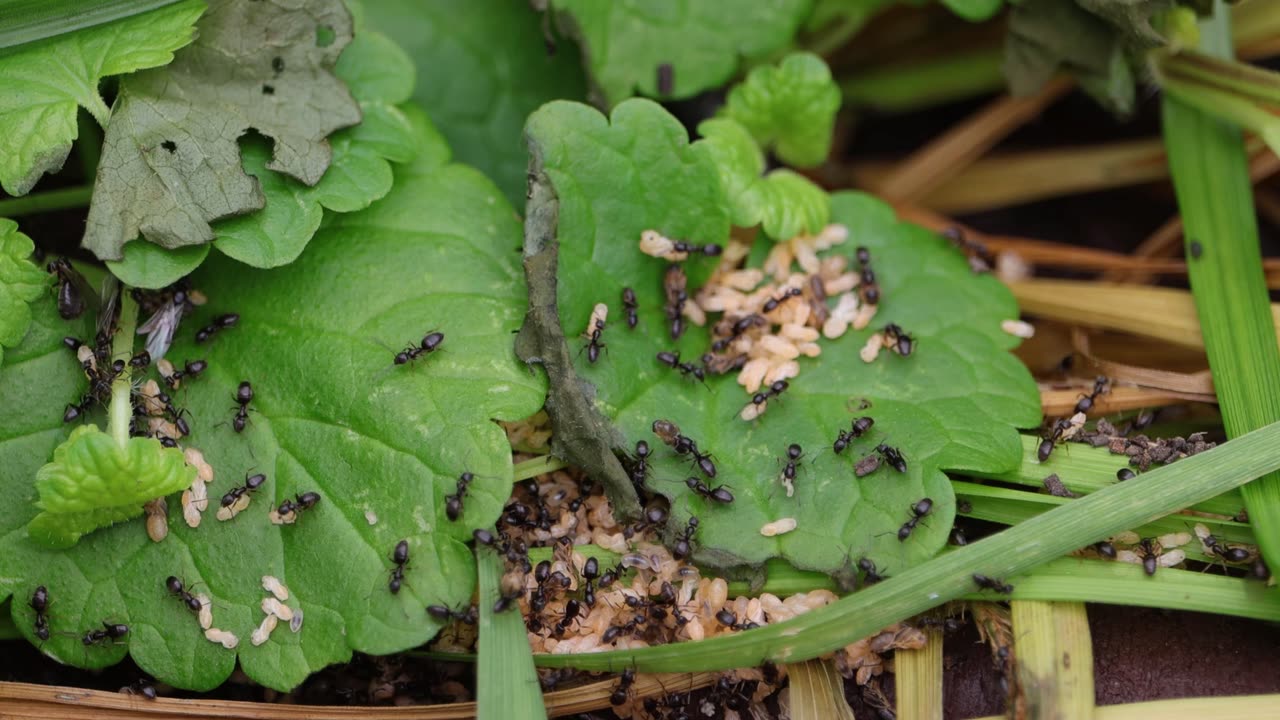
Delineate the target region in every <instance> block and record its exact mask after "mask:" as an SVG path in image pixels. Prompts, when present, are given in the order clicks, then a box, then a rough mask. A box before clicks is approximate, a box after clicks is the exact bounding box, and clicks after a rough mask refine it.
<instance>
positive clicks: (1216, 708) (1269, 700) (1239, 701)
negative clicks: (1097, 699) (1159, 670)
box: [974, 695, 1280, 720]
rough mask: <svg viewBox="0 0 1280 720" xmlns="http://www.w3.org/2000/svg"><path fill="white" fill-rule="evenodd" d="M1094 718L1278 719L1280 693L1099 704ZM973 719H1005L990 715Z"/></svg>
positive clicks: (1182, 719)
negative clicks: (1125, 703)
mask: <svg viewBox="0 0 1280 720" xmlns="http://www.w3.org/2000/svg"><path fill="white" fill-rule="evenodd" d="M1089 717H1091V718H1093V720H1151V719H1152V718H1159V719H1160V720H1204V719H1205V718H1213V720H1276V719H1277V718H1280V695H1240V696H1237V697H1206V698H1184V699H1181V700H1155V701H1153V702H1142V703H1130V704H1128V705H1099V706H1098V707H1095V708H1094V710H1093V715H1091V716H1089ZM974 720H1004V716H1003V715H992V716H990V717H984V718H974Z"/></svg>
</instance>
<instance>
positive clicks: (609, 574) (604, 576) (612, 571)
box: [596, 563, 627, 588]
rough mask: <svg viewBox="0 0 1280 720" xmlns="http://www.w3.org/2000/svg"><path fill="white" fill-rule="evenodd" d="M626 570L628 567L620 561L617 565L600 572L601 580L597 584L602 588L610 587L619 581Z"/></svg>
mask: <svg viewBox="0 0 1280 720" xmlns="http://www.w3.org/2000/svg"><path fill="white" fill-rule="evenodd" d="M626 571H627V567H626V566H625V565H623V564H622V563H618V564H617V565H615V566H613V567H611V568H609V569H608V570H605V571H604V572H602V573H600V582H598V583H596V585H597V586H598V587H602V588H606V587H609V586H610V585H612V584H614V583H615V582H617V580H618V578H620V577H622V574H623V573H624V572H626Z"/></svg>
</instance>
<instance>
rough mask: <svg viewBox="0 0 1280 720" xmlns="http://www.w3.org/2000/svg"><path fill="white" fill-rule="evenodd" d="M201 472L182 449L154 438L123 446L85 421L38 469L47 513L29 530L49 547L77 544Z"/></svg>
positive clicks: (43, 510)
mask: <svg viewBox="0 0 1280 720" xmlns="http://www.w3.org/2000/svg"><path fill="white" fill-rule="evenodd" d="M195 476H196V471H195V468H192V467H190V466H188V465H186V464H185V462H184V461H183V458H182V451H181V450H179V449H177V448H166V447H162V446H161V445H160V442H159V441H158V440H154V439H151V438H130V439H129V442H128V443H126V444H125V445H124V446H121V445H120V444H119V443H117V442H116V441H115V439H114V438H112V437H111V436H110V435H108V434H107V433H104V432H102V431H101V430H99V429H98V428H97V426H96V425H82V426H81V427H78V428H76V429H75V430H74V431H73V432H72V433H71V436H70V437H69V438H67V440H66V442H64V443H62V444H61V445H59V446H58V447H57V448H56V449H55V450H54V451H53V461H52V462H50V463H48V464H46V465H45V466H44V467H41V468H40V470H39V472H37V473H36V490H38V491H39V493H40V499H39V500H38V501H37V502H36V507H38V508H40V510H41V512H40V514H39V515H37V516H35V518H34V519H32V520H31V522H30V524H28V525H27V530H28V531H29V532H30V533H31V537H33V538H35V539H36V540H38V541H40V542H43V543H44V544H46V545H48V546H49V547H54V548H66V547H71V546H72V545H74V544H75V543H76V542H77V541H78V540H79V539H80V538H81V536H83V535H86V534H88V533H91V532H93V531H94V530H97V529H98V528H102V527H107V526H109V525H112V524H114V523H117V522H121V521H123V520H128V519H129V518H133V517H137V516H139V515H141V514H142V506H143V504H144V503H146V502H148V501H150V500H154V499H155V498H158V497H163V496H165V495H168V494H169V493H173V492H177V491H178V490H181V489H183V488H185V487H187V486H188V485H190V484H191V481H192V480H194V479H195Z"/></svg>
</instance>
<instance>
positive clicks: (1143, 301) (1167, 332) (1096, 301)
mask: <svg viewBox="0 0 1280 720" xmlns="http://www.w3.org/2000/svg"><path fill="white" fill-rule="evenodd" d="M1009 289H1010V290H1012V291H1013V295H1014V297H1016V298H1017V299H1018V304H1019V305H1020V306H1021V308H1022V311H1023V312H1025V313H1027V314H1030V315H1036V316H1039V317H1043V318H1048V319H1051V320H1059V321H1063V322H1068V323H1072V324H1074V325H1080V326H1083V327H1090V328H1103V329H1108V330H1123V331H1125V332H1128V333H1132V334H1134V335H1138V336H1140V337H1150V338H1157V339H1160V340H1165V341H1167V342H1170V343H1173V344H1175V345H1180V346H1182V347H1188V348H1196V349H1203V348H1204V338H1203V337H1202V336H1201V334H1200V321H1199V319H1198V318H1197V316H1196V309H1195V304H1194V303H1193V302H1192V301H1191V293H1190V292H1188V291H1186V290H1175V289H1172V288H1160V287H1146V286H1137V285H1120V284H1116V283H1101V282H1082V281H1079V280H1024V281H1021V282H1015V283H1010V284H1009ZM1271 317H1272V321H1273V322H1275V323H1276V324H1277V326H1278V327H1280V305H1277V304H1275V303H1272V305H1271Z"/></svg>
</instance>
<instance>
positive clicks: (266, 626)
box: [249, 615, 280, 647]
mask: <svg viewBox="0 0 1280 720" xmlns="http://www.w3.org/2000/svg"><path fill="white" fill-rule="evenodd" d="M279 622H280V618H278V617H276V616H275V615H268V616H266V617H264V618H262V624H261V625H259V626H258V627H257V629H255V630H254V631H253V634H252V635H250V636H249V642H250V643H252V644H253V645H254V646H255V647H256V646H258V645H262V644H264V643H266V642H267V640H269V639H270V638H271V631H273V630H275V629H276V625H277V624H278V623H279Z"/></svg>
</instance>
